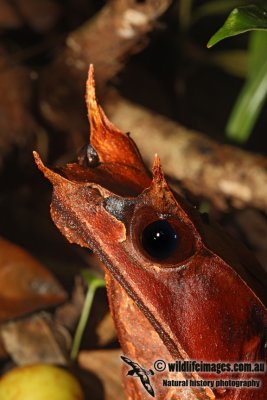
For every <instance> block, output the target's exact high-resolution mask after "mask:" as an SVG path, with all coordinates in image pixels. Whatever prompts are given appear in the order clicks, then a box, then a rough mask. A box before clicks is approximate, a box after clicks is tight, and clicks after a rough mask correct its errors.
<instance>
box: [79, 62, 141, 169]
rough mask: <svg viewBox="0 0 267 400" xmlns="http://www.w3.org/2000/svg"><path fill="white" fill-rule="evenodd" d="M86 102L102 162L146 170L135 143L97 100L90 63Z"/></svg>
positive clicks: (92, 141) (93, 138)
mask: <svg viewBox="0 0 267 400" xmlns="http://www.w3.org/2000/svg"><path fill="white" fill-rule="evenodd" d="M86 104H87V108H88V115H89V121H90V144H91V145H92V146H93V148H94V149H95V150H96V152H97V154H98V157H99V160H100V162H102V163H109V162H110V163H120V164H125V165H128V166H132V167H135V168H136V169H139V170H142V171H144V172H145V168H144V164H143V161H142V158H141V156H140V154H139V151H138V150H137V147H136V145H135V143H134V142H133V141H132V139H131V138H130V137H129V136H128V135H127V134H125V133H123V132H121V131H120V130H119V129H117V128H116V127H115V126H114V125H113V124H112V123H111V122H110V121H109V120H108V118H107V117H106V115H105V113H104V111H103V110H102V108H101V107H100V106H99V104H98V102H97V100H96V92H95V80H94V67H93V65H90V68H89V73H88V80H87V84H86Z"/></svg>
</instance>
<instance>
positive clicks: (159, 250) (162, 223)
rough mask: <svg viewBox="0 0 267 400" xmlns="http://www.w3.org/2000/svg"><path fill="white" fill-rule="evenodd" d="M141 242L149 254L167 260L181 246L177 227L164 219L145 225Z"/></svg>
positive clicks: (157, 258)
mask: <svg viewBox="0 0 267 400" xmlns="http://www.w3.org/2000/svg"><path fill="white" fill-rule="evenodd" d="M141 243H142V246H143V248H144V250H145V251H146V252H147V253H148V255H149V256H151V257H152V258H154V259H156V260H165V259H168V258H169V257H171V256H172V255H173V254H175V252H176V250H177V247H178V246H179V236H178V233H177V231H176V229H175V227H174V226H173V225H171V224H170V223H169V222H168V221H167V220H166V219H162V220H158V221H154V222H152V223H151V224H149V225H148V226H146V227H145V229H144V230H143V232H142V238H141Z"/></svg>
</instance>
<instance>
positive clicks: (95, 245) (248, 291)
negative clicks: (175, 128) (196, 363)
mask: <svg viewBox="0 0 267 400" xmlns="http://www.w3.org/2000/svg"><path fill="white" fill-rule="evenodd" d="M87 104H88V109H89V118H90V125H91V135H90V145H88V146H87V147H86V148H85V149H84V150H83V153H82V154H80V156H79V163H75V164H69V165H67V166H66V167H64V168H62V169H61V172H60V173H56V172H54V171H52V170H50V169H48V168H47V167H45V166H44V165H43V164H42V162H41V160H40V159H39V157H38V155H37V154H35V157H36V162H37V165H38V167H39V168H40V169H41V170H42V171H43V173H44V175H45V176H46V177H47V178H48V179H49V180H50V181H51V182H52V184H53V188H54V190H53V201H52V205H51V214H52V218H53V220H54V222H55V224H56V225H57V227H58V228H59V229H60V230H61V232H62V233H63V234H64V235H65V236H66V238H67V239H68V240H69V241H70V242H74V243H77V244H79V245H81V246H85V247H90V248H91V249H92V250H93V251H94V252H95V253H96V254H97V255H98V256H99V257H100V259H101V260H102V261H103V263H104V264H105V266H106V279H107V287H108V294H109V301H110V307H111V311H112V314H113V318H114V320H115V323H116V326H117V330H118V335H119V339H120V343H121V346H122V349H123V352H124V354H126V355H127V357H128V358H130V359H132V360H134V361H136V362H138V363H139V364H140V365H141V366H142V367H143V368H146V369H150V368H151V367H153V363H154V361H155V360H157V359H164V360H166V361H168V360H176V359H179V360H185V359H191V360H202V361H205V362H208V361H212V362H220V361H227V362H236V361H256V360H265V359H266V346H265V344H266V323H267V318H266V308H265V306H264V303H266V298H265V296H266V292H265V288H264V285H263V282H264V275H263V273H262V271H261V269H260V267H259V266H258V265H257V263H256V261H255V260H254V259H253V257H252V256H251V255H250V254H249V253H248V252H247V251H246V250H244V249H243V248H242V247H241V246H239V245H237V244H236V243H232V240H231V239H229V238H228V237H227V236H226V235H224V234H223V233H222V232H221V230H220V229H219V228H216V227H213V226H211V225H210V224H209V223H207V221H206V222H203V221H202V219H201V217H200V215H199V214H198V213H197V212H196V211H195V210H194V209H192V208H190V206H188V205H187V204H185V202H184V201H183V199H181V198H180V197H179V196H178V195H176V194H175V193H173V192H172V191H171V190H170V188H169V187H168V184H167V183H166V180H165V178H164V175H163V172H162V170H161V166H160V163H159V159H158V157H157V156H156V158H155V162H154V167H153V179H152V180H151V178H150V177H149V175H148V174H147V172H146V170H145V168H144V165H143V162H142V159H141V157H140V155H139V153H138V150H137V148H136V146H135V144H134V143H133V141H132V140H131V139H130V138H129V136H128V135H126V134H124V133H122V132H120V131H119V130H118V129H117V128H115V127H114V126H113V125H112V124H111V123H110V122H109V121H108V119H107V118H106V116H105V115H104V113H103V111H102V109H101V108H100V107H99V105H98V104H97V102H96V98H95V89H94V80H93V68H92V67H91V69H90V71H89V78H88V84H87ZM164 377H165V378H166V379H176V380H177V379H191V380H194V381H196V380H201V379H209V378H211V377H213V379H214V378H215V377H214V374H213V375H211V374H203V375H202V374H201V373H199V374H198V373H197V372H188V373H183V374H182V373H180V374H176V375H175V376H174V375H172V376H171V374H169V375H168V373H167V372H166V375H165V376H164ZM203 377H204V378H203ZM162 378H163V376H162V375H161V374H155V375H154V376H153V377H152V378H151V381H152V385H154V389H155V392H156V398H157V399H184V400H186V399H189V400H191V399H207V400H208V399H215V398H220V397H223V398H224V399H226V400H237V399H238V400H250V399H255V398H257V399H258V400H263V399H265V398H266V390H267V388H266V379H265V378H266V375H261V376H257V379H261V380H262V386H261V389H259V390H257V391H255V390H248V389H240V390H237V389H235V388H233V389H229V388H228V389H223V388H222V389H218V388H211V387H208V386H207V385H206V387H197V388H196V387H191V388H190V387H187V388H183V389H182V388H176V387H174V388H170V387H167V388H166V387H163V386H162ZM219 378H220V379H221V378H222V375H220V376H219ZM253 378H254V379H256V375H255V374H254V376H253ZM216 379H218V376H217V377H216ZM223 379H235V380H237V379H251V375H249V377H247V376H245V375H243V374H242V373H239V374H233V373H231V372H227V373H225V374H224V375H223ZM125 388H126V392H127V395H128V397H127V398H129V399H142V400H143V399H148V398H150V397H149V396H150V395H149V394H146V393H145V391H144V389H143V388H142V387H141V386H140V385H139V383H138V382H137V381H136V380H135V379H134V378H133V377H132V378H130V377H127V378H126V379H125ZM255 396H256V397H255Z"/></svg>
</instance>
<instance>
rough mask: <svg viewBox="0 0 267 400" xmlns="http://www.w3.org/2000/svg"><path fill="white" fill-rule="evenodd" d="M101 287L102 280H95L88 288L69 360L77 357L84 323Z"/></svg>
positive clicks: (102, 284)
mask: <svg viewBox="0 0 267 400" xmlns="http://www.w3.org/2000/svg"><path fill="white" fill-rule="evenodd" d="M103 286H104V283H103V280H102V279H96V280H94V281H92V282H91V284H90V285H89V286H88V290H87V293H86V297H85V301H84V306H83V310H82V314H81V318H80V321H79V323H78V326H77V329H76V332H75V336H74V339H73V345H72V349H71V353H70V358H71V360H75V359H76V357H77V354H78V351H79V348H80V344H81V340H82V336H83V332H84V329H85V326H86V323H87V320H88V316H89V314H90V311H91V308H92V304H93V300H94V296H95V292H96V290H97V288H99V287H103Z"/></svg>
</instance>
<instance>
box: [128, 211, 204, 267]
mask: <svg viewBox="0 0 267 400" xmlns="http://www.w3.org/2000/svg"><path fill="white" fill-rule="evenodd" d="M130 236H131V238H132V243H134V247H135V249H136V251H137V254H136V255H137V256H138V255H140V256H141V257H143V258H145V259H146V260H150V261H152V262H156V263H157V264H158V265H161V266H162V267H166V268H168V267H175V266H179V265H181V264H184V263H185V262H186V261H187V260H188V259H189V258H190V257H192V256H193V255H194V253H195V252H196V251H197V248H198V246H199V245H198V239H197V237H196V236H195V234H194V232H193V231H192V229H191V227H190V226H188V224H187V223H186V222H185V221H184V220H182V219H180V218H179V216H176V215H169V216H166V217H163V216H162V214H161V215H159V214H156V213H155V211H154V210H153V209H152V208H150V207H142V208H140V209H139V210H138V211H137V212H136V213H135V214H134V216H133V218H132V220H131V223H130Z"/></svg>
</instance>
